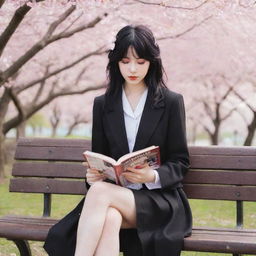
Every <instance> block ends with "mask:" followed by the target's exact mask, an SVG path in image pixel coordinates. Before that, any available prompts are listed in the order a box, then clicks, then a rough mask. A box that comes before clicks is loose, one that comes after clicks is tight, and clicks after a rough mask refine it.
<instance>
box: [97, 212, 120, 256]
mask: <svg viewBox="0 0 256 256" xmlns="http://www.w3.org/2000/svg"><path fill="white" fill-rule="evenodd" d="M121 224H122V215H121V214H120V212H119V211H118V210H116V209H115V208H112V207H109V208H108V211H107V216H106V219H105V223H104V227H103V231H102V234H101V237H100V240H99V243H98V247H97V249H96V252H95V256H105V255H119V250H120V249H119V231H120V227H121Z"/></svg>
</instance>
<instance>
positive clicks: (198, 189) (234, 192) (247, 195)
mask: <svg viewBox="0 0 256 256" xmlns="http://www.w3.org/2000/svg"><path fill="white" fill-rule="evenodd" d="M184 191H185V193H186V195H187V196H188V198H191V199H212V200H231V201H234V200H235V201H236V200H243V201H256V187H255V186H254V187H252V186H222V185H220V186H219V185H201V184H185V185H184Z"/></svg>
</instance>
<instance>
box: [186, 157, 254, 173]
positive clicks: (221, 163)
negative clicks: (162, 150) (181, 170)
mask: <svg viewBox="0 0 256 256" xmlns="http://www.w3.org/2000/svg"><path fill="white" fill-rule="evenodd" d="M190 160H191V167H192V168H196V169H234V170H241V169H246V170H256V156H233V155H230V156H222V155H191V156H190Z"/></svg>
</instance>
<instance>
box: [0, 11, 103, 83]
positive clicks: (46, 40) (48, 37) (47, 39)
mask: <svg viewBox="0 0 256 256" xmlns="http://www.w3.org/2000/svg"><path fill="white" fill-rule="evenodd" d="M74 9H75V6H71V7H70V8H69V9H68V10H67V11H66V12H65V13H64V14H62V15H61V16H60V18H59V19H58V20H57V21H55V22H53V23H52V24H51V25H50V27H49V29H48V31H47V32H46V34H45V36H44V37H43V38H42V39H41V40H40V41H38V42H37V43H36V44H35V45H34V46H32V47H31V48H30V49H29V50H28V51H27V52H26V53H25V54H24V55H23V56H21V57H20V58H19V59H18V60H17V61H16V62H14V63H13V64H12V65H11V67H9V68H8V69H7V70H6V71H4V72H2V73H1V74H0V86H1V85H2V84H3V83H5V82H6V81H7V80H8V79H9V78H10V77H11V76H12V75H14V74H15V73H16V72H17V71H18V70H19V69H20V68H21V67H22V66H23V65H24V64H25V63H26V62H28V61H29V60H30V59H31V58H32V57H33V56H35V55H36V54H37V53H38V52H39V51H41V50H42V49H43V48H45V47H46V46H47V45H48V44H50V43H52V42H54V41H56V40H59V39H62V38H67V37H70V36H72V35H73V34H75V33H77V32H80V31H82V30H84V29H86V28H90V27H92V26H93V25H95V24H96V23H97V22H99V21H100V20H101V19H102V18H96V19H94V20H93V21H92V22H90V23H89V24H88V25H84V26H80V27H78V28H76V29H73V30H72V31H70V32H66V33H62V34H61V33H60V34H58V35H55V36H52V34H53V32H54V30H55V29H56V28H57V26H58V25H59V24H60V23H61V22H62V21H64V20H65V19H66V18H67V17H68V16H69V15H70V14H71V13H72V12H73V11H74ZM105 16H106V14H105Z"/></svg>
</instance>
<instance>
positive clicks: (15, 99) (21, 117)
mask: <svg viewBox="0 0 256 256" xmlns="http://www.w3.org/2000/svg"><path fill="white" fill-rule="evenodd" d="M5 89H6V90H7V92H8V94H9V96H10V98H11V99H12V101H13V103H14V105H15V107H16V109H17V110H18V116H17V118H18V119H19V120H20V121H23V120H24V118H25V112H24V109H23V107H22V104H21V102H20V100H19V98H18V97H17V95H16V94H15V93H14V91H13V90H12V88H11V87H9V88H7V87H5Z"/></svg>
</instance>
